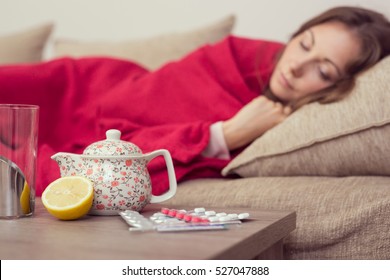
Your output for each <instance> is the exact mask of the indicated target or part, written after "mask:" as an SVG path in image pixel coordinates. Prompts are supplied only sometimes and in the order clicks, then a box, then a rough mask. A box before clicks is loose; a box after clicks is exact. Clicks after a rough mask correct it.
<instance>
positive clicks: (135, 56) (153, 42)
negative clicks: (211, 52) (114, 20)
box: [54, 15, 235, 69]
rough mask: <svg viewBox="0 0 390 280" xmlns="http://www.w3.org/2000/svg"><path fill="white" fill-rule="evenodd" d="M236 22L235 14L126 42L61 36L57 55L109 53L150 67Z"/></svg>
mask: <svg viewBox="0 0 390 280" xmlns="http://www.w3.org/2000/svg"><path fill="white" fill-rule="evenodd" d="M234 23H235V17H234V16H232V15H231V16H228V17H226V18H224V19H222V20H221V21H219V22H216V23H214V24H211V25H209V26H205V27H203V28H199V29H197V30H191V31H188V32H182V33H174V34H166V35H162V36H158V37H153V38H148V39H143V40H132V41H123V42H78V41H72V40H57V41H56V42H55V44H54V53H55V56H57V57H58V56H73V57H80V56H91V55H105V56H111V57H117V58H122V59H129V60H133V61H135V62H138V63H140V64H142V65H143V66H145V67H147V68H149V69H156V68H158V67H159V66H161V65H162V64H164V63H166V62H168V61H171V60H175V59H178V58H181V57H182V56H183V55H185V54H187V53H188V52H190V51H192V50H194V49H196V48H197V47H199V46H201V45H203V44H206V43H214V42H217V41H219V40H221V39H222V38H224V37H226V36H227V35H229V33H230V32H231V30H232V28H233V26H234Z"/></svg>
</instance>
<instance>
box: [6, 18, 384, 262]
mask: <svg viewBox="0 0 390 280" xmlns="http://www.w3.org/2000/svg"><path fill="white" fill-rule="evenodd" d="M234 22H235V17H234V16H231V15H230V16H227V17H226V18H224V19H221V21H219V22H215V23H213V24H210V25H209V26H204V27H200V28H199V29H197V30H190V31H188V32H182V33H172V34H165V35H161V36H159V37H155V38H149V39H142V40H139V41H134V40H132V41H122V42H81V41H76V40H70V39H61V38H60V39H58V38H55V39H54V40H51V41H50V40H49V38H50V35H51V34H52V30H53V27H54V24H53V23H47V24H44V25H42V26H38V27H35V28H32V29H30V30H26V31H23V32H20V33H17V34H8V35H6V36H0V64H6V63H26V62H27V63H31V62H38V61H42V60H44V59H45V58H44V55H43V52H44V49H45V48H46V47H47V45H48V43H49V42H51V43H53V45H52V46H51V47H52V48H53V53H54V55H53V56H54V57H59V56H64V55H67V56H73V57H80V56H88V55H105V56H112V57H120V58H124V59H130V60H135V61H137V62H138V63H140V64H143V65H144V66H145V67H147V68H150V69H156V68H158V67H160V66H161V65H163V64H164V63H165V62H168V61H171V60H175V59H179V58H180V57H182V56H183V55H185V54H186V53H188V52H190V51H192V50H194V49H196V48H197V47H199V46H201V45H203V44H207V43H214V42H216V41H218V40H220V39H222V38H223V37H225V36H227V35H228V34H229V33H230V32H231V31H232V29H233V27H234ZM157 42H158V44H157ZM15 46H18V47H15ZM161 46H163V47H161ZM46 59H47V58H46ZM389 97H390V57H388V58H385V59H383V60H382V61H381V62H380V63H378V64H377V65H376V66H374V67H373V68H371V69H370V70H368V71H366V72H364V73H362V74H361V75H360V76H359V77H358V78H357V81H356V87H355V88H354V89H353V90H352V92H351V93H350V95H349V97H348V98H346V99H344V100H342V101H340V102H337V103H333V104H326V105H321V104H317V103H312V104H309V105H306V106H304V107H303V108H301V109H300V110H298V111H296V112H294V113H293V114H292V115H291V116H290V117H289V118H287V119H286V120H285V121H284V122H283V123H281V124H279V125H278V126H276V127H274V128H273V129H271V130H270V131H268V132H267V133H265V134H264V135H262V136H261V137H259V138H258V139H257V140H255V141H254V142H253V143H252V144H250V145H249V146H248V147H247V148H246V149H245V150H243V151H242V152H241V153H240V154H239V155H238V156H237V157H236V158H234V159H233V160H232V161H231V162H230V164H229V165H228V166H226V167H225V168H224V169H223V171H222V175H223V176H225V177H224V178H222V179H197V180H190V181H186V182H181V183H180V184H179V187H178V191H177V194H176V195H175V196H174V197H173V198H172V199H170V200H169V201H168V202H167V204H168V205H170V206H172V207H173V206H175V205H187V206H188V207H191V206H197V207H200V206H203V207H220V206H221V207H248V208H256V209H265V210H272V209H275V210H291V211H295V212H296V214H297V227H296V230H295V231H293V232H292V233H291V234H290V235H289V236H288V237H287V238H286V239H285V244H284V256H285V257H286V258H287V259H390V219H389V217H390V176H389V175H390V164H389V160H390V141H389V139H390V108H389V106H387V105H385V104H388V99H389ZM233 177H235V178H234V179H233Z"/></svg>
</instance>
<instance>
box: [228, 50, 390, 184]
mask: <svg viewBox="0 0 390 280" xmlns="http://www.w3.org/2000/svg"><path fill="white" fill-rule="evenodd" d="M389 97H390V57H387V58H386V59H384V60H382V61H381V62H380V63H378V64H377V65H376V66H374V67H373V68H372V69H370V70H369V71H367V72H365V73H363V74H361V75H360V77H358V79H357V84H356V87H355V88H354V89H353V91H352V94H351V95H350V96H349V97H348V98H346V99H345V100H343V101H341V102H337V103H332V104H327V105H321V104H318V103H313V104H309V105H306V106H305V107H303V108H301V109H300V110H298V111H297V112H295V113H294V114H292V115H291V116H290V117H289V118H287V119H286V120H285V121H284V122H283V123H281V124H279V125H278V126H276V127H275V128H273V129H272V130H270V131H268V132H267V133H265V134H264V135H263V136H261V137H260V138H258V139H257V140H255V141H254V142H253V143H252V144H251V145H250V146H249V147H248V148H246V149H245V150H244V151H243V152H242V153H241V154H240V155H238V156H237V157H236V158H235V159H234V160H233V161H232V162H231V163H230V164H229V165H228V166H227V167H226V168H225V169H224V170H223V174H224V175H226V174H231V173H236V174H239V175H240V176H243V177H251V176H290V175H325V176H347V175H390V162H389V155H390V141H389V139H390V125H389V123H390V107H389V106H388V105H387V104H388V103H389Z"/></svg>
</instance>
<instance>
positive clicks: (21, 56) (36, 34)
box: [0, 23, 53, 64]
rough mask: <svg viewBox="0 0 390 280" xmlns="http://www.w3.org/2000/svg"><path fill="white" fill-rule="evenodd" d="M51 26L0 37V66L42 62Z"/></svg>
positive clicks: (45, 25) (42, 26)
mask: <svg viewBox="0 0 390 280" xmlns="http://www.w3.org/2000/svg"><path fill="white" fill-rule="evenodd" d="M52 29H53V24H51V23H48V24H44V25H41V26H38V27H35V28H32V29H29V30H25V31H21V32H17V33H13V34H9V35H4V36H1V37H0V64H11V63H12V64H13V63H25V62H27V63H28V62H38V61H41V60H42V56H43V51H44V48H45V46H46V42H47V40H48V38H49V36H50V34H51V31H52Z"/></svg>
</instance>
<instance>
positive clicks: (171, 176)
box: [144, 149, 177, 203]
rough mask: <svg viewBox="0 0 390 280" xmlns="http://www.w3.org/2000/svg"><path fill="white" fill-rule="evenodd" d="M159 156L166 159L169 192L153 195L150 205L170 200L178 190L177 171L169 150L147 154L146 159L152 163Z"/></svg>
mask: <svg viewBox="0 0 390 280" xmlns="http://www.w3.org/2000/svg"><path fill="white" fill-rule="evenodd" d="M157 156H163V157H164V160H165V163H166V166H167V170H168V180H169V190H168V191H167V192H166V193H163V194H161V195H152V196H151V199H150V203H159V202H162V201H165V200H168V199H170V198H171V197H173V196H174V195H175V194H176V189H177V182H176V175H175V169H174V168H173V162H172V157H171V154H170V153H169V152H168V150H165V149H161V150H156V151H154V152H151V153H148V154H145V155H144V158H145V159H146V160H148V161H151V160H152V159H154V158H155V157H157Z"/></svg>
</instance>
